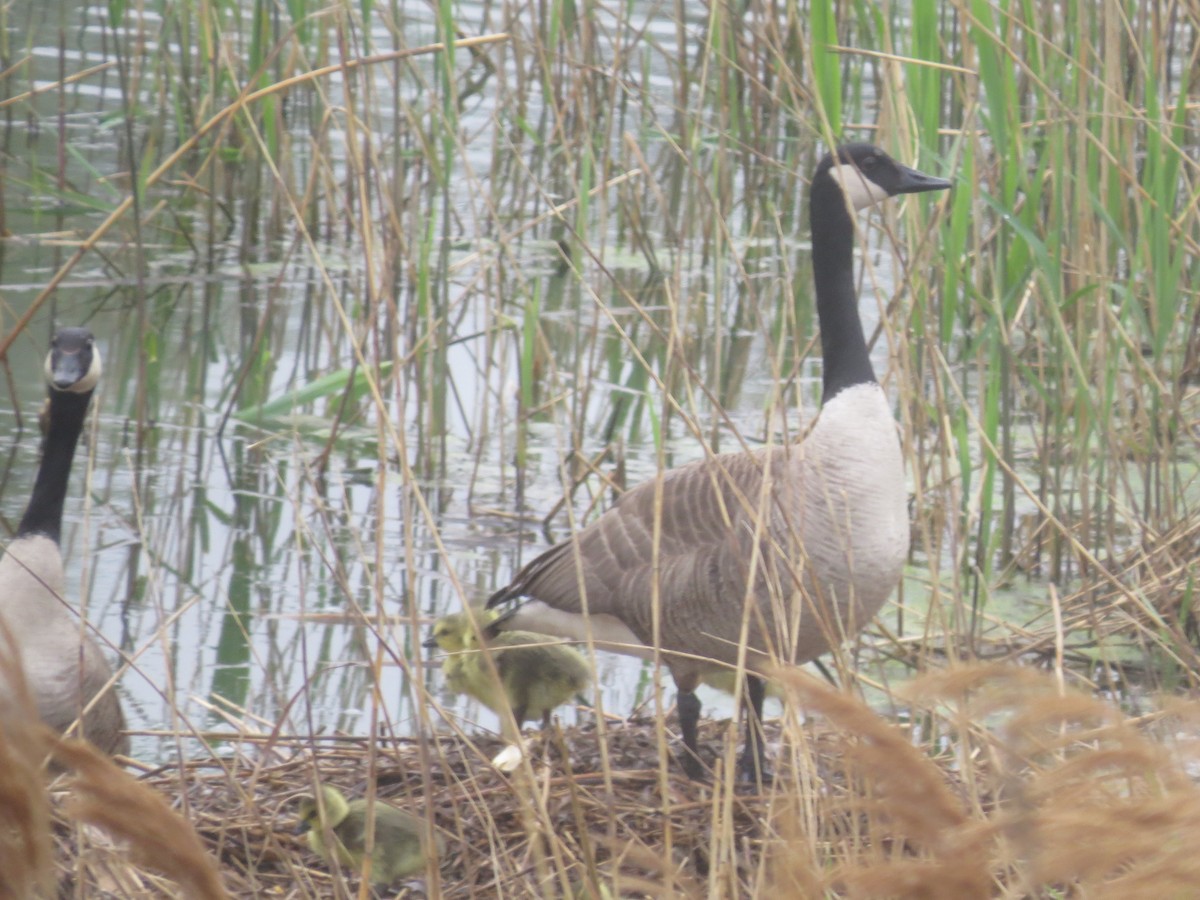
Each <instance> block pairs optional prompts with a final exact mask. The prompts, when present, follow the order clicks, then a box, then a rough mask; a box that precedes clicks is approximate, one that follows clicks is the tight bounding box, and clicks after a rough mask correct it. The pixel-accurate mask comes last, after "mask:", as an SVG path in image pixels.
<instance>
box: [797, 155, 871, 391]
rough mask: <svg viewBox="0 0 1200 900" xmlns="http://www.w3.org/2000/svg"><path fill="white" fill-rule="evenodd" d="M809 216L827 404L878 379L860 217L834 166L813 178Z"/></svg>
mask: <svg viewBox="0 0 1200 900" xmlns="http://www.w3.org/2000/svg"><path fill="white" fill-rule="evenodd" d="M808 215H809V221H810V223H811V225H812V248H813V249H812V258H813V282H814V284H815V285H816V291H817V319H818V320H819V322H820V326H821V353H822V355H823V357H824V381H823V388H824V389H823V391H822V394H821V403H822V404H825V403H828V402H829V401H830V400H832V399H833V398H834V397H835V396H836V395H837V394H838V392H839V391H841V390H843V389H845V388H848V387H852V386H854V385H856V384H866V383H869V382H874V381H875V380H876V379H875V370H874V368H872V366H871V357H870V354H868V352H867V341H866V338H865V337H864V335H863V327H862V319H861V318H860V317H859V314H858V293H857V291H855V289H854V221H853V220H852V219H851V218H850V211H849V208H848V207H847V205H846V200H845V197H844V195H843V194H842V190H841V188H840V187H838V185H837V184H836V183H835V182H834V180H833V179H832V178H831V177H830V176H829V172H828V170H824V171H821V172H818V174H817V176H816V177H815V178H814V179H813V185H812V191H811V193H810V195H809V204H808Z"/></svg>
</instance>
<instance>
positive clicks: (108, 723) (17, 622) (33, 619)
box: [0, 328, 129, 753]
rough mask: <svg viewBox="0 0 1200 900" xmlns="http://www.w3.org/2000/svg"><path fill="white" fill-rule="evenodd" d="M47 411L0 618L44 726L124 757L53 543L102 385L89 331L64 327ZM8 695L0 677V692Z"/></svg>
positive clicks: (117, 707) (97, 661) (118, 714)
mask: <svg viewBox="0 0 1200 900" xmlns="http://www.w3.org/2000/svg"><path fill="white" fill-rule="evenodd" d="M45 375H46V381H47V382H48V383H49V393H50V414H49V419H48V427H47V430H46V436H45V438H44V440H43V443H42V460H41V464H40V465H39V466H38V472H37V478H36V480H35V481H34V485H33V495H32V496H31V497H30V499H29V506H28V507H27V508H26V510H25V514H24V515H23V516H22V517H21V522H20V524H19V525H18V526H17V533H16V536H15V537H14V538H13V539H12V540H11V541H9V542H8V547H7V549H6V551H5V554H4V558H3V559H0V620H2V621H3V624H4V627H5V628H6V629H7V631H8V634H9V636H10V638H11V640H12V643H13V644H14V645H15V647H16V649H17V650H18V651H19V652H20V657H21V666H22V668H23V669H24V674H25V682H26V684H27V685H28V688H29V690H30V692H31V693H32V694H33V699H34V701H35V703H36V704H37V709H38V714H39V715H40V716H41V718H42V720H43V721H44V722H45V723H46V724H47V725H49V726H50V727H52V728H54V729H56V730H57V731H60V732H61V731H65V730H66V729H67V728H68V727H70V726H71V725H72V724H73V723H74V722H75V721H76V720H77V719H79V718H80V715H81V714H82V716H83V721H82V728H81V730H80V733H81V734H82V735H83V736H84V737H86V738H87V739H88V740H90V741H91V742H92V743H93V744H95V745H96V746H97V747H99V748H100V749H101V750H104V751H106V752H108V753H127V752H128V749H129V739H128V737H127V735H126V734H125V716H124V714H123V713H122V711H121V702H120V700H119V699H118V698H117V695H116V693H115V692H114V691H113V689H112V686H111V685H110V684H109V682H110V681H111V679H112V667H111V666H109V664H108V660H106V659H105V658H104V654H103V653H102V652H101V650H100V648H99V647H98V646H97V645H96V642H95V641H94V640H92V638H91V637H89V636H88V635H86V634H85V633H83V632H82V630H81V627H80V622H79V616H78V615H77V614H76V613H75V612H74V611H73V610H71V609H70V608H69V607H68V606H67V601H66V600H65V599H64V595H63V592H64V589H65V577H64V573H63V559H62V551H61V550H60V549H59V540H60V537H61V534H62V514H63V505H64V503H65V501H66V496H67V480H68V478H69V477H70V474H71V462H72V461H73V459H74V458H75V446H76V444H77V443H78V441H79V435H80V433H81V432H82V431H83V423H84V418H85V416H86V415H87V409H88V403H89V401H90V400H91V397H92V391H93V390H95V388H96V384H97V382H98V381H99V380H100V351H99V350H98V349H97V348H96V346H95V340H94V339H93V337H92V333H91V332H90V331H88V330H87V329H86V328H62V329H59V331H58V333H57V334H56V335H55V336H54V341H53V343H52V344H51V346H50V352H49V354H48V355H47V356H46V364H45ZM6 690H7V687H6V684H5V678H4V675H3V672H0V694H2V693H4V692H5V691H6Z"/></svg>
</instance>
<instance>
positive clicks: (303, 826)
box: [292, 819, 312, 834]
mask: <svg viewBox="0 0 1200 900" xmlns="http://www.w3.org/2000/svg"><path fill="white" fill-rule="evenodd" d="M309 831H312V822H309V821H308V820H306V819H301V820H300V821H299V822H298V823H297V825H296V827H295V828H293V829H292V834H306V833H308V832H309Z"/></svg>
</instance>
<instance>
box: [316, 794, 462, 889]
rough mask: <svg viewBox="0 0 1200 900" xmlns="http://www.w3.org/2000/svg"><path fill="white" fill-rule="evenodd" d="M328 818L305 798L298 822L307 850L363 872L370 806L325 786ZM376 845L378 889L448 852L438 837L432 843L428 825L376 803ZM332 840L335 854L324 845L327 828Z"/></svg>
mask: <svg viewBox="0 0 1200 900" xmlns="http://www.w3.org/2000/svg"><path fill="white" fill-rule="evenodd" d="M321 800H322V803H323V805H324V813H325V815H324V817H323V818H322V816H321V812H322V810H321V808H320V805H318V803H317V800H316V798H315V797H301V798H300V806H299V809H298V810H297V814H298V816H299V818H300V822H299V824H298V825H297V826H296V834H304V833H306V832H307V833H308V846H309V847H311V848H312V849H313V852H314V853H316V854H318V855H319V856H321V857H323V858H324V859H326V860H327V861H330V862H332V861H333V856H334V854H336V855H337V860H338V863H339V864H340V865H343V866H347V867H348V868H351V869H353V870H354V871H355V872H361V871H362V869H363V862H364V857H365V855H366V849H367V801H366V800H365V799H358V800H347V799H346V796H345V795H344V794H343V793H342V792H341V791H339V790H338V789H337V788H335V787H334V786H333V785H329V784H323V785H321ZM374 805H375V809H374V814H375V840H374V843H373V844H372V849H371V881H372V882H373V883H374V884H376V885H380V886H386V885H389V884H391V883H392V882H393V881H395V880H396V879H398V878H403V877H405V876H407V875H414V874H416V873H417V872H420V871H421V870H422V869H424V868H425V862H426V859H428V858H432V859H433V860H435V861H436V859H437V857H438V856H440V855H441V853H442V851H443V850H444V849H445V844H444V842H443V841H442V839H441V837H440V836H439V835H436V834H435V835H433V837H432V841H430V840H428V839H425V840H422V836H423V835H425V834H426V829H425V823H424V822H423V821H422V820H421V819H418V818H417V817H416V816H414V815H411V814H409V813H406V812H405V811H404V810H402V809H397V808H396V807H394V806H392V805H391V804H390V803H384V802H383V801H382V800H376V801H375V804H374ZM327 828H328V831H329V834H330V835H331V836H332V838H333V840H334V844H333V847H332V850H331V848H330V846H329V845H328V844H327V843H326V842H325V837H326V829H327Z"/></svg>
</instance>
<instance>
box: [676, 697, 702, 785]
mask: <svg viewBox="0 0 1200 900" xmlns="http://www.w3.org/2000/svg"><path fill="white" fill-rule="evenodd" d="M675 708H676V709H677V710H678V711H679V730H680V731H682V732H683V754H682V755H681V756H680V757H679V764H680V765H681V766H683V773H684V774H685V775H687V777H688V778H690V779H692V781H704V765H703V763H701V762H700V753H699V747H698V746H697V742H698V740H699V725H700V698H699V697H697V696H696V693H695V691H685V690H682V689H681V690H680V691H679V692H678V693H676V695H675Z"/></svg>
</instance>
